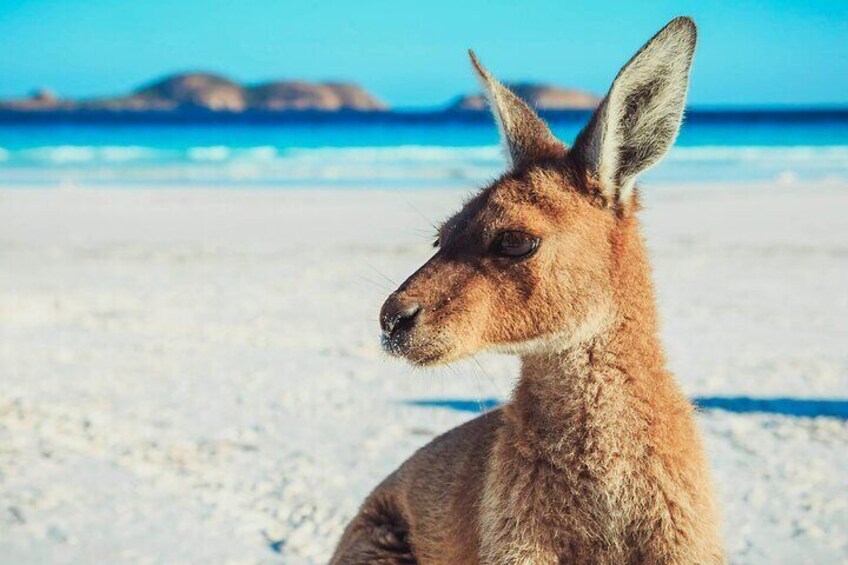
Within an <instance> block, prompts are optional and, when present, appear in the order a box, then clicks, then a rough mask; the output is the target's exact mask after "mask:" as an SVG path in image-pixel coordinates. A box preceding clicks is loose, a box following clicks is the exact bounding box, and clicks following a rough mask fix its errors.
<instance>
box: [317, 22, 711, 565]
mask: <svg viewBox="0 0 848 565" xmlns="http://www.w3.org/2000/svg"><path fill="white" fill-rule="evenodd" d="M693 46H694V25H693V24H692V22H691V20H688V19H678V20H674V21H673V22H672V23H670V24H669V25H668V26H667V27H666V28H665V29H664V30H663V31H661V32H660V33H659V34H658V35H657V36H656V37H655V38H654V39H653V40H652V41H651V42H649V43H648V44H647V45H646V46H645V47H644V48H643V49H642V50H641V51H640V52H639V53H638V54H637V55H636V57H634V59H633V60H631V62H630V63H628V65H627V66H626V67H625V68H624V70H623V71H622V72H621V73H620V74H619V77H618V78H617V79H616V82H615V84H614V85H613V88H612V90H611V92H610V95H609V96H608V98H607V100H606V101H605V102H604V104H603V105H602V106H601V108H600V109H599V111H598V113H597V114H596V116H595V117H594V118H593V119H592V121H591V122H590V124H589V126H587V129H586V130H585V131H584V133H583V134H581V136H580V137H579V138H578V141H577V143H576V145H575V147H574V149H572V150H570V151H569V150H567V149H566V147H565V145H563V144H561V143H558V142H556V143H553V142H551V140H552V139H553V136H552V135H551V134H550V132H549V131H548V130H547V127H546V126H544V123H543V122H542V121H541V120H540V119H539V118H538V117H536V116H535V114H533V112H532V111H531V110H530V109H529V108H528V107H527V106H526V105H524V104H523V103H522V102H520V101H518V100H517V98H515V97H514V95H511V93H509V91H508V90H507V89H505V88H504V87H503V86H501V85H500V84H499V83H498V82H497V81H495V80H494V79H493V78H492V77H491V76H490V75H489V74H488V72H486V71H485V69H483V67H482V66H481V65H480V64H479V62H478V61H476V59H473V62H474V66H475V68H476V70H477V72H478V74H479V75H480V76H481V80H483V82H484V84H485V85H486V87H487V90H488V91H489V96H490V100H491V101H492V104H493V106H494V108H493V111H494V112H495V114H496V116H497V117H498V120H499V123H500V124H501V128H502V133H503V136H504V143H505V146H506V148H507V151H508V152H509V153H510V155H511V156H512V168H511V170H510V171H509V172H507V173H506V174H504V176H503V177H501V178H500V179H499V180H498V181H496V182H495V183H493V184H492V185H491V186H489V187H488V188H486V189H485V190H483V191H482V192H481V193H480V194H479V195H477V196H476V197H474V198H473V199H472V200H470V201H469V202H468V203H466V205H465V206H464V207H463V209H462V210H461V211H460V212H459V213H457V214H456V215H455V216H453V217H452V218H450V219H449V220H448V221H447V222H445V224H444V225H443V227H442V229H441V230H440V234H439V242H440V248H439V250H438V251H437V253H436V254H435V255H434V256H433V257H432V258H431V259H430V260H429V261H428V262H427V263H426V264H425V265H424V266H422V267H421V269H419V270H418V271H417V272H416V273H414V274H413V275H412V276H411V277H410V278H409V279H408V280H407V281H406V282H404V283H403V284H402V285H401V286H400V288H398V290H397V291H396V292H394V293H393V294H392V295H391V296H390V297H389V299H388V300H387V301H386V304H385V305H384V306H383V312H382V313H381V320H382V322H383V327H384V330H385V331H386V334H387V335H386V343H387V347H388V349H389V350H390V352H392V353H393V354H396V355H401V356H403V357H405V358H406V359H407V360H409V361H410V362H412V363H414V364H419V365H430V364H437V363H446V362H449V361H452V360H454V359H458V358H461V357H463V356H466V355H469V354H472V353H474V352H477V351H480V350H484V349H496V350H502V351H510V352H514V353H517V354H519V355H521V359H522V368H521V377H520V379H519V382H518V385H517V387H516V389H515V391H514V393H513V396H512V399H511V400H510V402H509V403H508V404H506V405H505V406H504V407H503V408H501V409H498V410H495V411H492V412H489V413H486V414H483V415H481V416H480V417H478V418H477V419H475V420H472V421H471V422H469V423H467V424H465V425H463V426H460V427H458V428H456V429H454V430H451V431H449V432H448V433H446V434H444V435H443V436H441V437H439V438H437V439H435V440H434V441H433V442H431V443H430V444H429V445H427V446H425V447H424V448H422V449H421V450H419V451H418V452H417V453H416V454H415V455H413V456H412V457H411V458H410V459H409V460H407V461H406V462H405V463H404V464H403V465H402V466H401V467H400V468H399V469H398V470H397V471H395V472H394V473H393V474H392V475H390V476H389V477H388V478H386V479H385V480H384V481H383V482H382V484H380V485H379V486H378V487H377V488H376V489H375V490H374V492H372V493H371V495H370V496H369V497H368V499H367V500H366V501H365V503H364V504H363V506H362V508H361V510H360V512H359V514H358V515H357V516H356V517H355V518H354V520H353V521H352V522H351V523H350V525H349V526H348V527H347V529H346V530H345V533H344V535H343V537H342V539H341V541H340V542H339V545H338V547H337V549H336V553H335V555H334V557H333V559H332V563H334V564H357V563H386V564H389V563H422V564H424V563H444V564H457V565H460V564H476V563H492V564H502V563H542V564H546V563H552V564H553V563H610V564H612V563H615V564H620V563H657V564H659V563H681V564H683V563H687V564H688V563H701V564H713V563H721V562H723V560H724V558H723V552H722V547H721V543H720V539H719V521H718V513H717V510H716V506H715V502H714V497H713V492H712V488H711V485H710V479H709V476H708V471H707V465H706V462H705V459H704V456H703V453H702V449H701V442H700V439H699V436H698V432H697V429H696V426H695V423H694V420H693V416H692V407H691V405H690V403H689V402H688V401H687V399H686V398H685V397H684V396H683V395H682V394H681V392H680V391H679V389H678V387H677V386H676V384H675V382H674V379H673V377H672V376H671V375H670V374H669V373H668V371H667V370H666V368H665V360H664V357H663V352H662V348H661V345H660V343H659V340H658V337H657V333H658V331H657V320H656V311H655V300H654V294H653V288H652V285H651V280H650V267H649V265H648V261H647V256H646V252H645V246H644V243H643V240H642V237H641V234H640V229H639V223H638V220H637V218H636V216H635V212H636V211H637V210H638V202H637V195H636V194H635V192H634V191H632V190H630V189H629V188H628V186H629V183H631V182H632V181H633V180H634V179H635V175H636V174H638V173H639V172H640V171H642V170H644V169H645V168H647V167H648V166H650V165H652V164H653V163H654V162H656V160H658V159H659V158H660V157H661V156H662V153H664V152H665V151H666V150H667V149H668V147H670V145H671V143H672V142H673V140H674V136H675V135H676V132H677V128H678V127H679V123H680V118H681V112H682V104H683V101H682V99H681V96H683V94H685V90H686V81H687V78H688V68H689V62H690V61H691V48H692V47H693ZM681 80H682V84H681ZM646 84H649V85H655V86H651V87H650V88H646V87H645V85H646ZM668 88H671V89H672V90H671V91H667V89H668ZM634 93H635V94H634ZM681 93H683V94H681ZM678 103H679V105H680V107H679V108H678V107H676V106H675V104H678ZM669 120H672V121H673V122H674V123H673V124H672V125H673V127H669V125H668V124H669V123H670V122H669ZM651 124H655V125H651ZM539 128H544V129H543V131H540V129H539ZM598 128H600V129H598ZM610 155H612V156H613V157H611V156H610ZM610 159H612V160H610ZM611 170H612V171H614V172H613V173H611V172H610V171H611ZM504 230H518V231H522V232H524V233H527V234H531V235H532V236H534V237H538V238H539V239H540V241H541V243H540V245H539V246H538V249H537V250H536V252H535V253H533V254H532V255H530V256H528V257H525V258H521V259H514V258H504V257H499V256H496V255H493V254H492V253H491V248H492V245H493V242H495V241H496V240H497V237H498V234H500V233H502V232H503V231H504ZM410 305H416V307H415V308H413V309H410ZM410 312H414V315H411V314H410V315H408V316H405V318H406V320H405V321H404V324H403V329H402V331H401V330H398V327H399V326H398V325H397V323H396V322H397V320H398V319H399V318H398V315H399V313H407V314H409V313H410Z"/></svg>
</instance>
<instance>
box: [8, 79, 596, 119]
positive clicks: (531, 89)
mask: <svg viewBox="0 0 848 565" xmlns="http://www.w3.org/2000/svg"><path fill="white" fill-rule="evenodd" d="M510 87H511V88H513V90H514V91H515V92H516V94H518V96H520V97H521V98H523V99H524V100H526V101H527V102H528V104H530V105H531V106H533V107H535V108H537V109H540V110H583V109H589V108H594V107H595V106H597V104H598V102H599V101H600V99H599V98H598V97H596V96H594V95H593V94H590V93H588V92H584V91H580V90H573V89H567V88H560V87H556V86H551V85H546V84H535V83H526V82H523V83H514V84H510ZM485 109H486V101H485V99H484V98H483V96H482V95H481V94H479V93H473V94H466V95H463V96H459V97H457V98H455V99H454V100H453V101H452V102H450V103H448V104H447V105H446V106H444V107H442V110H444V111H447V112H478V111H482V110H485ZM192 110H193V111H205V112H220V113H242V112H251V111H256V112H387V111H390V110H391V109H390V107H389V106H388V105H387V104H385V103H384V102H383V101H381V100H380V99H379V98H378V97H376V96H375V95H373V94H371V93H369V92H368V91H366V90H365V89H364V88H362V87H361V86H359V85H357V84H353V83H342V82H320V83H318V82H306V81H284V80H281V81H273V82H266V83H260V84H253V85H243V84H239V83H238V82H235V81H233V80H230V79H228V78H227V77H224V76H221V75H217V74H213V73H200V72H191V73H179V74H173V75H169V76H166V77H163V78H160V79H158V80H155V81H152V82H149V83H147V84H145V85H143V86H141V87H140V88H137V89H135V90H133V91H131V92H130V93H128V94H124V95H119V96H104V97H97V98H89V99H82V100H78V99H70V98H63V97H61V96H58V95H57V94H55V93H53V92H52V91H50V90H46V89H38V90H35V91H33V93H32V94H31V95H30V96H29V97H25V98H18V99H11V100H0V112H4V113H63V114H68V113H71V114H72V113H77V112H79V113H82V114H86V113H104V112H105V113H111V112H115V113H135V112H139V113H148V112H154V113H170V112H180V111H192Z"/></svg>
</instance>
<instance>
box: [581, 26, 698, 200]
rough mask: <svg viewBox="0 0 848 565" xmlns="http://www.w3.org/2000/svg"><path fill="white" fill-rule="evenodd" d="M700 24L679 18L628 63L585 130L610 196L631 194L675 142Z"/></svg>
mask: <svg viewBox="0 0 848 565" xmlns="http://www.w3.org/2000/svg"><path fill="white" fill-rule="evenodd" d="M694 47H695V27H694V24H693V23H692V22H691V20H689V19H688V18H678V19H676V20H673V21H672V22H671V23H670V24H668V25H667V26H666V27H665V28H663V29H662V30H661V31H660V32H659V33H658V34H657V35H656V36H654V38H653V39H652V40H651V41H649V42H648V43H647V44H646V45H645V46H644V47H643V48H642V49H641V50H640V51H639V52H638V53H637V54H636V55H635V56H634V57H633V59H631V60H630V62H629V63H628V64H627V65H625V66H624V68H623V69H622V70H621V72H619V74H618V76H617V77H616V79H615V82H613V85H612V88H611V89H610V92H609V94H608V95H607V98H606V99H605V100H604V102H603V103H602V105H601V107H600V108H599V109H598V113H597V115H596V116H595V119H593V120H592V122H591V123H590V126H589V128H590V129H589V130H588V131H586V132H584V134H582V135H581V137H583V140H582V142H583V143H584V145H585V146H584V147H583V152H584V155H585V157H586V160H587V161H588V162H589V165H590V166H592V168H593V169H594V172H595V174H596V176H597V178H598V180H599V181H600V182H601V185H602V186H603V189H604V191H605V193H606V195H607V197H608V198H609V199H610V201H619V202H624V201H627V200H629V199H630V198H631V196H632V194H633V189H634V187H635V185H636V178H637V176H638V175H639V174H641V173H642V172H644V171H646V170H648V169H649V168H651V167H652V166H654V165H655V164H656V163H657V162H659V161H660V159H662V157H663V156H664V155H665V154H666V153H667V152H668V150H669V149H670V148H671V146H672V145H673V144H674V141H675V139H676V138H677V134H678V132H679V130H680V123H681V120H682V119H683V110H684V107H685V104H686V91H687V89H688V84H689V70H690V67H691V63H692V53H693V50H694Z"/></svg>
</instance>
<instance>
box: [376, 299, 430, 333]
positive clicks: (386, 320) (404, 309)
mask: <svg viewBox="0 0 848 565" xmlns="http://www.w3.org/2000/svg"><path fill="white" fill-rule="evenodd" d="M420 311H421V305H420V304H418V303H417V302H406V301H403V300H401V299H399V298H397V297H396V296H391V297H389V299H388V300H386V303H385V304H383V308H382V311H381V312H380V327H381V328H383V333H384V334H386V335H387V336H391V335H392V334H395V333H400V332H402V331H405V330H409V329H411V328H412V326H414V325H415V320H416V319H417V318H418V313H419V312H420Z"/></svg>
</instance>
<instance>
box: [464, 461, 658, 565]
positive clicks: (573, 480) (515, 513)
mask: <svg viewBox="0 0 848 565" xmlns="http://www.w3.org/2000/svg"><path fill="white" fill-rule="evenodd" d="M628 477H630V478H632V471H631V470H629V469H628V468H626V467H622V468H620V469H616V470H612V472H610V473H608V474H607V475H605V476H604V477H602V478H598V477H597V476H593V475H591V474H589V473H587V471H586V470H585V469H582V468H580V467H579V466H578V467H576V468H574V469H565V470H564V469H561V468H556V467H553V466H550V465H546V464H545V463H543V462H538V461H537V462H532V463H531V462H529V461H527V460H522V459H520V458H513V459H512V461H511V462H509V463H503V464H501V465H499V466H498V467H497V468H490V469H489V471H488V475H487V478H486V489H485V491H484V492H485V494H484V497H483V501H482V505H481V511H480V542H481V548H480V549H481V560H482V562H484V563H538V564H547V563H627V562H630V561H631V560H632V557H633V556H632V553H633V551H634V548H633V544H632V543H630V541H632V540H629V537H630V533H631V531H632V527H633V524H634V522H636V521H637V520H638V517H637V514H638V506H639V505H638V500H639V499H640V498H642V499H644V496H647V493H641V492H639V491H640V490H641V485H640V484H639V482H638V481H633V480H628Z"/></svg>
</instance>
